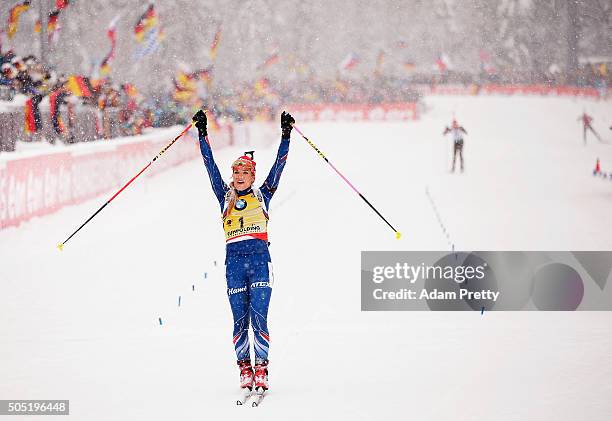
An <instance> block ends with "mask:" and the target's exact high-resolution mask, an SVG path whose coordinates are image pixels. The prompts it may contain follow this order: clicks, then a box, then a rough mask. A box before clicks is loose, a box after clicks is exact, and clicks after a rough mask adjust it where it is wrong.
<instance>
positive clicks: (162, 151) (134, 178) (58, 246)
mask: <svg viewBox="0 0 612 421" xmlns="http://www.w3.org/2000/svg"><path fill="white" fill-rule="evenodd" d="M194 124H195V122H192V123H190V124H189V125H188V126H187V127H185V129H184V130H183V131H182V132H181V133H180V134H179V135H178V136H177V137H175V138H174V140H173V141H172V142H170V143H168V144H167V145H166V146H165V147H164V148H163V149H162V150H161V151H159V153H158V154H157V155H155V158H153V159H152V160H151V161H150V162H149V163H148V164H147V165H145V166H144V168H143V169H141V170H140V172H138V174H136V175H135V176H134V177H132V178H131V179H130V181H128V182H127V183H125V185H124V186H123V187H121V188H120V189H119V190H118V191H117V192H116V193H115V194H113V196H112V197H111V198H110V199H108V200H107V201H106V203H104V204H103V205H102V206H100V208H99V209H98V210H97V211H95V212H94V214H93V215H91V216H90V217H89V218H88V219H87V220H86V221H85V222H83V224H82V225H81V226H80V227H78V228H77V229H76V231H74V232H73V233H72V234H70V236H69V237H68V238H66V239H65V240H64V241H63V242H61V243H59V244H58V245H57V248H58V249H59V251H62V250H63V249H64V244H66V243H67V242H68V240H70V239H71V238H72V237H74V235H75V234H76V233H77V232H79V231H80V230H81V228H83V227H84V226H85V225H87V223H88V222H89V221H91V220H92V219H94V217H95V216H96V215H97V214H99V213H100V212H101V211H102V209H104V208H105V207H106V206H107V205H108V204H109V203H110V202H112V201H113V200H114V199H115V197H117V196H119V194H120V193H121V192H122V191H123V190H125V188H126V187H127V186H129V185H130V184H132V182H133V181H134V180H136V179H137V178H138V177H139V176H140V174H142V173H143V172H145V171H146V170H147V169H148V168H149V167H150V166H151V165H152V164H153V163H154V162H155V161H157V159H158V158H160V157H161V156H162V155H163V154H164V153H165V152H166V151H167V150H168V149H169V148H170V146H172V145H174V142H176V141H177V140H179V139H180V138H181V137H183V135H184V134H185V133H187V132H188V131H189V129H191V128H192V127H193V125H194Z"/></svg>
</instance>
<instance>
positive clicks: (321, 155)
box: [293, 124, 402, 240]
mask: <svg viewBox="0 0 612 421" xmlns="http://www.w3.org/2000/svg"><path fill="white" fill-rule="evenodd" d="M293 128H294V129H295V131H296V132H298V133H299V134H300V136H302V137H303V138H304V140H305V141H306V142H308V144H309V145H310V146H312V149H314V150H315V151H316V152H317V153H318V154H319V156H320V157H321V158H323V159H324V160H325V162H327V163H328V164H329V166H330V167H332V169H333V170H334V171H336V174H338V175H339V176H340V178H342V179H343V180H344V181H345V182H346V184H348V185H349V187H350V188H351V189H353V191H354V192H355V193H357V194H358V195H359V197H361V198H362V199H363V201H364V202H366V203H367V204H368V206H369V207H370V208H372V210H373V211H374V212H376V214H377V215H378V216H380V218H381V219H382V220H383V221H385V223H386V224H387V225H389V227H390V228H391V229H392V230H393V232H395V238H396V239H398V240H399V239H400V237H401V236H402V234H401V233H400V232H399V231H398V230H396V229H395V228H393V225H391V224H390V223H389V221H387V220H386V219H385V217H384V216H382V215H381V214H380V212H379V211H378V210H377V209H376V208H375V207H374V206H373V205H372V204H371V203H370V202H369V201H368V199H366V198H365V196H364V195H363V194H361V193H360V192H359V190H357V189H356V188H355V186H353V184H352V183H351V182H350V181H348V179H347V178H346V177H345V176H344V175H342V173H341V172H340V171H338V169H337V168H336V167H335V166H334V164H332V163H331V162H330V161H329V160H328V159H327V157H326V156H325V154H323V152H321V150H320V149H319V148H317V147H316V145H315V144H314V143H312V141H311V140H310V139H308V138H307V137H306V136H304V133H302V131H301V130H300V129H299V128H298V127H297V126H296V125H295V124H294V125H293Z"/></svg>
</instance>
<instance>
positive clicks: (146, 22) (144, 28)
mask: <svg viewBox="0 0 612 421" xmlns="http://www.w3.org/2000/svg"><path fill="white" fill-rule="evenodd" d="M156 24H157V15H156V13H155V6H154V5H153V4H152V3H151V4H150V5H149V7H147V10H146V12H144V13H143V14H142V16H140V18H138V21H137V22H136V25H135V26H134V35H135V36H136V40H137V41H138V42H143V41H144V39H145V34H146V33H147V32H148V31H149V30H150V29H151V28H153V27H154V26H155V25H156Z"/></svg>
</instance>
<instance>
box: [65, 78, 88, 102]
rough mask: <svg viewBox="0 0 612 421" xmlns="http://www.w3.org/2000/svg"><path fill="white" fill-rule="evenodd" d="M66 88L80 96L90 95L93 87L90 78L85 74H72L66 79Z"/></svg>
mask: <svg viewBox="0 0 612 421" xmlns="http://www.w3.org/2000/svg"><path fill="white" fill-rule="evenodd" d="M66 89H68V90H69V91H70V92H71V93H72V94H73V95H75V96H79V97H90V96H91V88H90V86H89V83H88V80H87V79H85V78H84V77H83V76H76V75H72V76H70V77H68V80H67V81H66Z"/></svg>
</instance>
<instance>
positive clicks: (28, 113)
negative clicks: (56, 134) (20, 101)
mask: <svg viewBox="0 0 612 421" xmlns="http://www.w3.org/2000/svg"><path fill="white" fill-rule="evenodd" d="M42 98H43V97H42V95H34V96H33V97H32V98H29V99H28V100H27V101H26V103H25V110H24V116H25V131H26V133H27V134H33V133H36V132H38V131H39V130H40V129H41V120H40V109H39V108H38V105H39V104H40V101H42Z"/></svg>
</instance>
